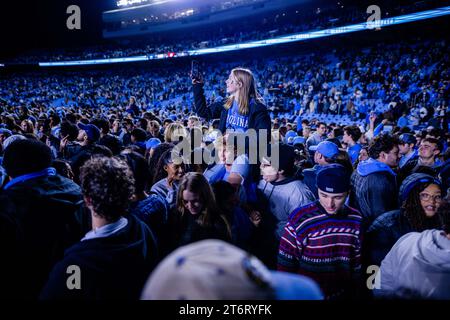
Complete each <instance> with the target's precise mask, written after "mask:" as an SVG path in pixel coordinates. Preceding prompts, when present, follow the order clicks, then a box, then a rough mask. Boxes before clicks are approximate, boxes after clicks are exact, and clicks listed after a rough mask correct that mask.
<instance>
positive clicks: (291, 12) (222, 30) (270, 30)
mask: <svg viewBox="0 0 450 320" xmlns="http://www.w3.org/2000/svg"><path fill="white" fill-rule="evenodd" d="M444 4H445V3H442V2H440V1H427V2H424V1H419V2H413V3H410V4H401V5H400V4H395V3H392V2H391V1H379V2H378V5H379V6H380V7H381V8H382V9H383V10H382V11H381V12H382V18H390V17H394V16H397V15H404V14H408V13H414V12H419V11H423V10H429V9H434V8H437V7H441V6H443V5H444ZM367 16H368V14H367V12H366V7H364V8H363V7H361V5H358V6H356V5H354V4H349V5H347V4H345V3H344V1H342V2H339V1H338V2H336V3H333V4H330V3H326V2H324V3H317V4H315V5H306V7H305V4H304V3H301V4H299V5H296V6H293V7H290V8H288V9H287V10H286V9H280V10H277V11H275V12H273V11H271V12H268V13H265V14H262V15H256V16H250V17H247V18H246V19H239V21H230V22H228V23H226V24H223V23H217V24H215V23H212V24H211V25H210V26H209V27H208V28H202V31H201V32H198V29H196V28H191V29H189V28H186V25H184V24H183V32H179V30H176V31H175V32H169V33H167V34H165V33H155V34H147V35H145V37H140V38H139V37H135V38H133V39H132V40H130V39H119V40H116V41H113V40H111V41H109V42H106V41H105V43H102V44H101V45H95V46H89V47H77V48H60V49H54V50H52V52H51V54H49V51H47V50H34V51H30V52H26V53H24V54H22V55H18V56H17V55H16V56H14V57H13V58H12V59H7V60H5V61H0V62H6V63H8V62H11V63H38V62H51V61H70V60H89V59H108V58H124V57H130V56H141V55H156V54H167V53H169V52H172V53H176V54H178V55H180V54H181V53H184V52H187V51H190V50H198V49H204V48H212V47H218V46H222V45H230V44H238V43H243V42H248V41H257V40H264V39H270V38H274V37H279V36H286V35H289V34H294V33H300V32H310V31H318V30H324V29H328V28H336V27H341V26H345V25H349V24H354V23H362V22H366V21H367ZM186 19H187V18H186ZM152 23H155V21H152V19H150V17H148V19H147V20H146V21H144V20H143V18H142V19H133V20H129V21H123V22H122V23H121V24H119V25H118V26H116V25H114V26H109V25H108V24H106V25H105V29H106V30H109V31H111V30H116V29H121V28H126V27H127V26H128V27H129V26H135V27H136V28H137V29H142V28H145V27H147V28H149V29H151V27H152ZM160 23H161V19H159V21H157V24H160ZM113 24H114V23H113Z"/></svg>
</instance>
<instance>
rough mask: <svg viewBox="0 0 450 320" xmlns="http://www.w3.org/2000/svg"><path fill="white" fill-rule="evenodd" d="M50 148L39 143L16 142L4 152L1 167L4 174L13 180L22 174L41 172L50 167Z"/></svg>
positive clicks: (30, 140)
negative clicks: (4, 171)
mask: <svg viewBox="0 0 450 320" xmlns="http://www.w3.org/2000/svg"><path fill="white" fill-rule="evenodd" d="M51 163H52V153H51V150H50V148H49V147H48V146H47V145H46V144H45V143H42V142H41V141H38V140H32V139H24V140H16V141H14V142H13V143H11V144H10V145H9V146H8V148H6V150H5V155H4V157H3V163H2V165H3V167H4V168H5V170H6V173H7V174H8V175H9V176H11V177H13V178H15V177H18V176H21V175H24V174H28V173H32V172H38V171H42V170H44V169H45V168H48V167H50V166H51Z"/></svg>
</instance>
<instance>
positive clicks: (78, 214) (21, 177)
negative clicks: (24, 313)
mask: <svg viewBox="0 0 450 320" xmlns="http://www.w3.org/2000/svg"><path fill="white" fill-rule="evenodd" d="M51 163H52V155H51V150H50V148H49V147H48V146H47V145H46V144H44V143H42V142H40V141H37V140H31V139H23V140H17V141H14V142H12V143H11V144H10V145H9V146H8V147H7V148H6V150H5V155H4V159H3V166H4V168H5V170H6V173H7V174H8V176H9V182H8V183H6V184H5V185H4V186H3V190H2V193H1V195H0V198H1V199H0V203H2V210H1V211H0V212H1V215H3V216H4V215H8V216H11V217H14V221H16V227H17V230H20V233H19V236H18V237H15V238H14V239H9V241H8V242H7V243H9V245H10V246H14V245H16V246H17V251H16V257H15V259H6V258H5V259H4V260H3V262H4V263H10V264H12V266H13V269H12V270H14V273H12V274H7V275H6V276H7V277H8V278H9V280H11V281H12V282H13V283H14V287H13V288H7V287H5V286H2V292H3V293H6V294H8V298H12V297H15V298H21V299H35V298H37V295H38V294H39V291H40V290H41V289H42V286H43V285H44V284H45V281H46V279H47V276H48V274H49V272H50V270H51V268H52V266H53V265H54V264H55V263H56V262H57V261H58V260H60V259H62V257H63V255H64V251H65V250H66V249H67V248H68V247H69V246H70V245H72V244H73V243H75V242H76V241H78V240H79V239H80V237H81V236H82V235H83V228H84V227H86V225H84V224H83V221H84V222H86V221H87V220H86V219H83V217H84V216H83V197H82V195H81V189H80V187H79V186H78V185H77V184H75V183H74V182H73V181H72V180H70V179H67V178H64V177H62V176H60V175H58V174H57V173H56V170H55V169H54V168H52V167H51ZM9 231H11V230H9ZM6 233H8V232H6ZM2 252H3V251H2ZM26 262H32V267H30V265H29V264H28V263H26ZM4 276H5V275H4V274H1V275H0V278H2V277H4ZM0 283H2V284H3V283H4V282H3V281H2V279H0Z"/></svg>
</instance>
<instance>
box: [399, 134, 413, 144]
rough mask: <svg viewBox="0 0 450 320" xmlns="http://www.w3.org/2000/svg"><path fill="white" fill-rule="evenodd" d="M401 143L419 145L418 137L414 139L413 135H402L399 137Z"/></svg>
mask: <svg viewBox="0 0 450 320" xmlns="http://www.w3.org/2000/svg"><path fill="white" fill-rule="evenodd" d="M399 139H400V141H401V142H403V143H407V144H412V143H413V144H416V143H417V139H416V137H414V135H412V134H411V133H404V134H402V135H400V137H399Z"/></svg>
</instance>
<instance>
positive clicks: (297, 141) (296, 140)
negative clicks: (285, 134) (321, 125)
mask: <svg viewBox="0 0 450 320" xmlns="http://www.w3.org/2000/svg"><path fill="white" fill-rule="evenodd" d="M305 142H306V139H305V138H304V137H300V136H297V137H294V139H292V144H293V145H296V144H300V143H303V144H304V143H305Z"/></svg>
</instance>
